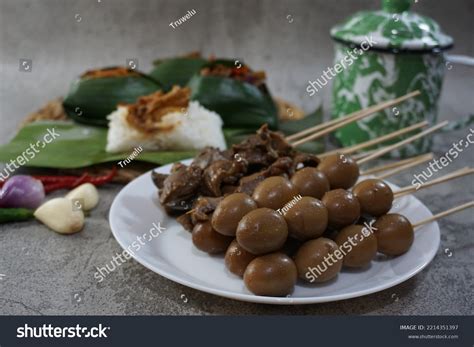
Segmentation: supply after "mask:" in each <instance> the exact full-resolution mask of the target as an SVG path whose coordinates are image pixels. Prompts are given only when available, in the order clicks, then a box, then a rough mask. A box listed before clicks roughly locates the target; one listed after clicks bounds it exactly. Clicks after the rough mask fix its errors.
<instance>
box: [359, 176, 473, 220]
mask: <svg viewBox="0 0 474 347" xmlns="http://www.w3.org/2000/svg"><path fill="white" fill-rule="evenodd" d="M473 173H474V169H472V168H468V167H466V168H463V169H460V170H456V171H454V172H452V173H449V174H447V175H444V176H441V177H439V178H437V179H434V180H432V181H429V182H426V183H425V184H424V185H422V186H420V187H418V189H417V187H414V186H413V185H409V186H407V187H404V188H401V189H399V190H397V191H396V192H393V191H392V189H391V188H390V187H389V185H388V184H387V183H385V182H384V181H383V180H381V179H377V178H369V179H366V180H363V181H361V182H359V183H357V184H356V185H355V186H354V188H353V189H352V193H353V194H354V195H355V196H356V198H357V199H358V200H359V203H360V207H361V213H362V214H368V215H371V216H374V217H378V216H381V215H384V214H386V213H388V212H389V211H390V209H391V208H392V204H393V201H394V199H396V198H399V197H402V196H403V195H406V194H410V193H414V192H416V191H418V190H421V189H426V188H429V187H432V186H434V185H437V184H441V183H444V182H447V181H450V180H452V179H456V178H460V177H463V176H466V175H470V174H473Z"/></svg>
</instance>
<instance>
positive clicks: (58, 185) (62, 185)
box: [44, 182, 71, 194]
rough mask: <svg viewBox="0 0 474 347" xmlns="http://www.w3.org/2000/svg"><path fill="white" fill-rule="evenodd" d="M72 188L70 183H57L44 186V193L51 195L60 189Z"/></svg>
mask: <svg viewBox="0 0 474 347" xmlns="http://www.w3.org/2000/svg"><path fill="white" fill-rule="evenodd" d="M66 188H71V184H70V183H69V182H56V183H50V184H46V185H44V192H45V193H46V194H48V193H51V192H53V191H55V190H58V189H66Z"/></svg>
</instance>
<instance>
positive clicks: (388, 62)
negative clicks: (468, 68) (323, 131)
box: [331, 0, 453, 157]
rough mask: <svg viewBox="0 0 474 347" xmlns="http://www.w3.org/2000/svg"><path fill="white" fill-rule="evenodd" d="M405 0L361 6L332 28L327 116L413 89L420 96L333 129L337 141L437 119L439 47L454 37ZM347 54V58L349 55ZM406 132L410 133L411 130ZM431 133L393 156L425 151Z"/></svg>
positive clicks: (449, 43)
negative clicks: (339, 66)
mask: <svg viewBox="0 0 474 347" xmlns="http://www.w3.org/2000/svg"><path fill="white" fill-rule="evenodd" d="M410 2H411V1H410V0H383V1H382V10H380V11H362V12H358V13H356V14H354V15H353V16H351V17H350V18H348V19H347V20H346V21H345V22H344V23H342V24H340V25H337V26H335V27H334V28H332V30H331V36H332V38H333V39H334V40H335V42H336V43H335V66H336V64H343V65H344V68H343V69H342V71H340V72H339V73H337V74H336V75H335V77H334V79H333V99H332V117H333V118H338V117H343V116H345V115H347V114H349V113H351V112H354V111H357V110H360V109H363V108H366V107H368V106H371V105H375V104H377V103H380V102H383V101H386V100H390V99H395V98H397V97H399V96H402V95H404V94H407V93H409V92H411V91H414V90H417V89H418V90H420V92H421V95H420V96H418V97H416V98H413V99H410V100H408V101H405V102H404V103H402V104H399V105H398V106H396V107H394V108H391V109H386V110H384V111H382V112H380V113H378V114H375V115H374V116H371V117H368V118H366V119H363V120H361V121H359V122H357V123H352V124H350V125H348V126H346V127H344V128H342V129H340V130H339V131H337V132H336V133H335V136H336V138H337V140H338V141H339V142H340V144H341V145H342V146H351V145H354V144H356V143H360V142H364V141H367V140H369V139H373V138H375V137H378V136H381V135H384V134H388V133H390V132H393V131H395V130H398V129H401V128H404V127H406V126H409V125H411V124H414V123H418V122H420V121H422V120H425V119H426V120H428V121H429V122H430V123H432V124H433V123H435V122H436V121H437V103H438V99H439V96H440V92H441V86H442V82H443V77H444V71H445V68H446V67H447V64H449V63H447V62H446V60H445V55H444V51H445V50H447V49H449V48H451V47H452V45H453V39H452V38H451V37H449V36H447V35H445V34H444V33H443V32H442V31H441V29H440V27H439V25H438V24H437V23H436V22H434V21H433V20H432V19H430V18H427V17H425V16H422V15H419V14H416V13H414V12H411V11H409V7H410ZM348 57H350V58H348ZM410 135H411V134H410ZM430 146H431V140H430V138H429V137H428V138H424V139H422V140H420V141H418V142H416V143H412V144H410V145H408V146H405V147H403V148H402V149H400V150H399V151H398V152H395V153H393V154H392V155H393V156H394V157H403V156H411V155H415V154H419V153H422V152H426V151H428V150H429V148H430Z"/></svg>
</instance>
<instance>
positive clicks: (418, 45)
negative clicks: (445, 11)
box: [331, 0, 453, 52]
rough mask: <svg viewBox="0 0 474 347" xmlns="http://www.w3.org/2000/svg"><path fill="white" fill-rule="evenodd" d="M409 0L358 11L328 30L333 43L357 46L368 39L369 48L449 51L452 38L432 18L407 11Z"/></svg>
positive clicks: (392, 0) (394, 0)
mask: <svg viewBox="0 0 474 347" xmlns="http://www.w3.org/2000/svg"><path fill="white" fill-rule="evenodd" d="M410 3H411V0H382V10H378V11H361V12H357V13H355V14H354V15H352V16H351V17H349V18H348V19H347V20H346V21H345V22H343V23H342V24H339V25H336V26H335V27H333V28H332V29H331V36H332V38H333V39H334V40H336V41H341V42H343V43H346V44H352V45H360V44H361V43H362V42H364V41H366V40H367V38H368V37H371V38H372V42H373V46H372V48H373V49H376V50H377V49H378V50H389V51H395V52H397V51H417V52H418V51H439V50H444V49H448V48H451V47H452V45H453V39H452V37H450V36H448V35H446V34H445V33H443V32H442V31H441V28H440V26H439V25H438V23H436V22H435V21H434V20H433V19H431V18H428V17H425V16H422V15H419V14H417V13H415V12H412V11H409V8H410Z"/></svg>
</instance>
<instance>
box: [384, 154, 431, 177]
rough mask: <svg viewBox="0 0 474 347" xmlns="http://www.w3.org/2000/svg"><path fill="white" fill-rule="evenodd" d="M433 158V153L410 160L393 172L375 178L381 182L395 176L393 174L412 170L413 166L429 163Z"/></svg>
mask: <svg viewBox="0 0 474 347" xmlns="http://www.w3.org/2000/svg"><path fill="white" fill-rule="evenodd" d="M433 157H434V155H433V153H428V154H423V155H420V156H419V157H415V158H418V159H412V160H411V161H410V162H408V163H406V164H404V165H399V166H397V167H395V168H394V169H393V170H390V171H388V172H386V173H383V174H380V175H378V176H377V178H378V179H381V180H382V179H385V178H387V177H390V176H393V175H395V174H397V173H399V172H401V171H404V170H406V169H409V168H412V167H414V166H417V165H420V164H421V163H424V162H427V161H430V160H431V159H433Z"/></svg>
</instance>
